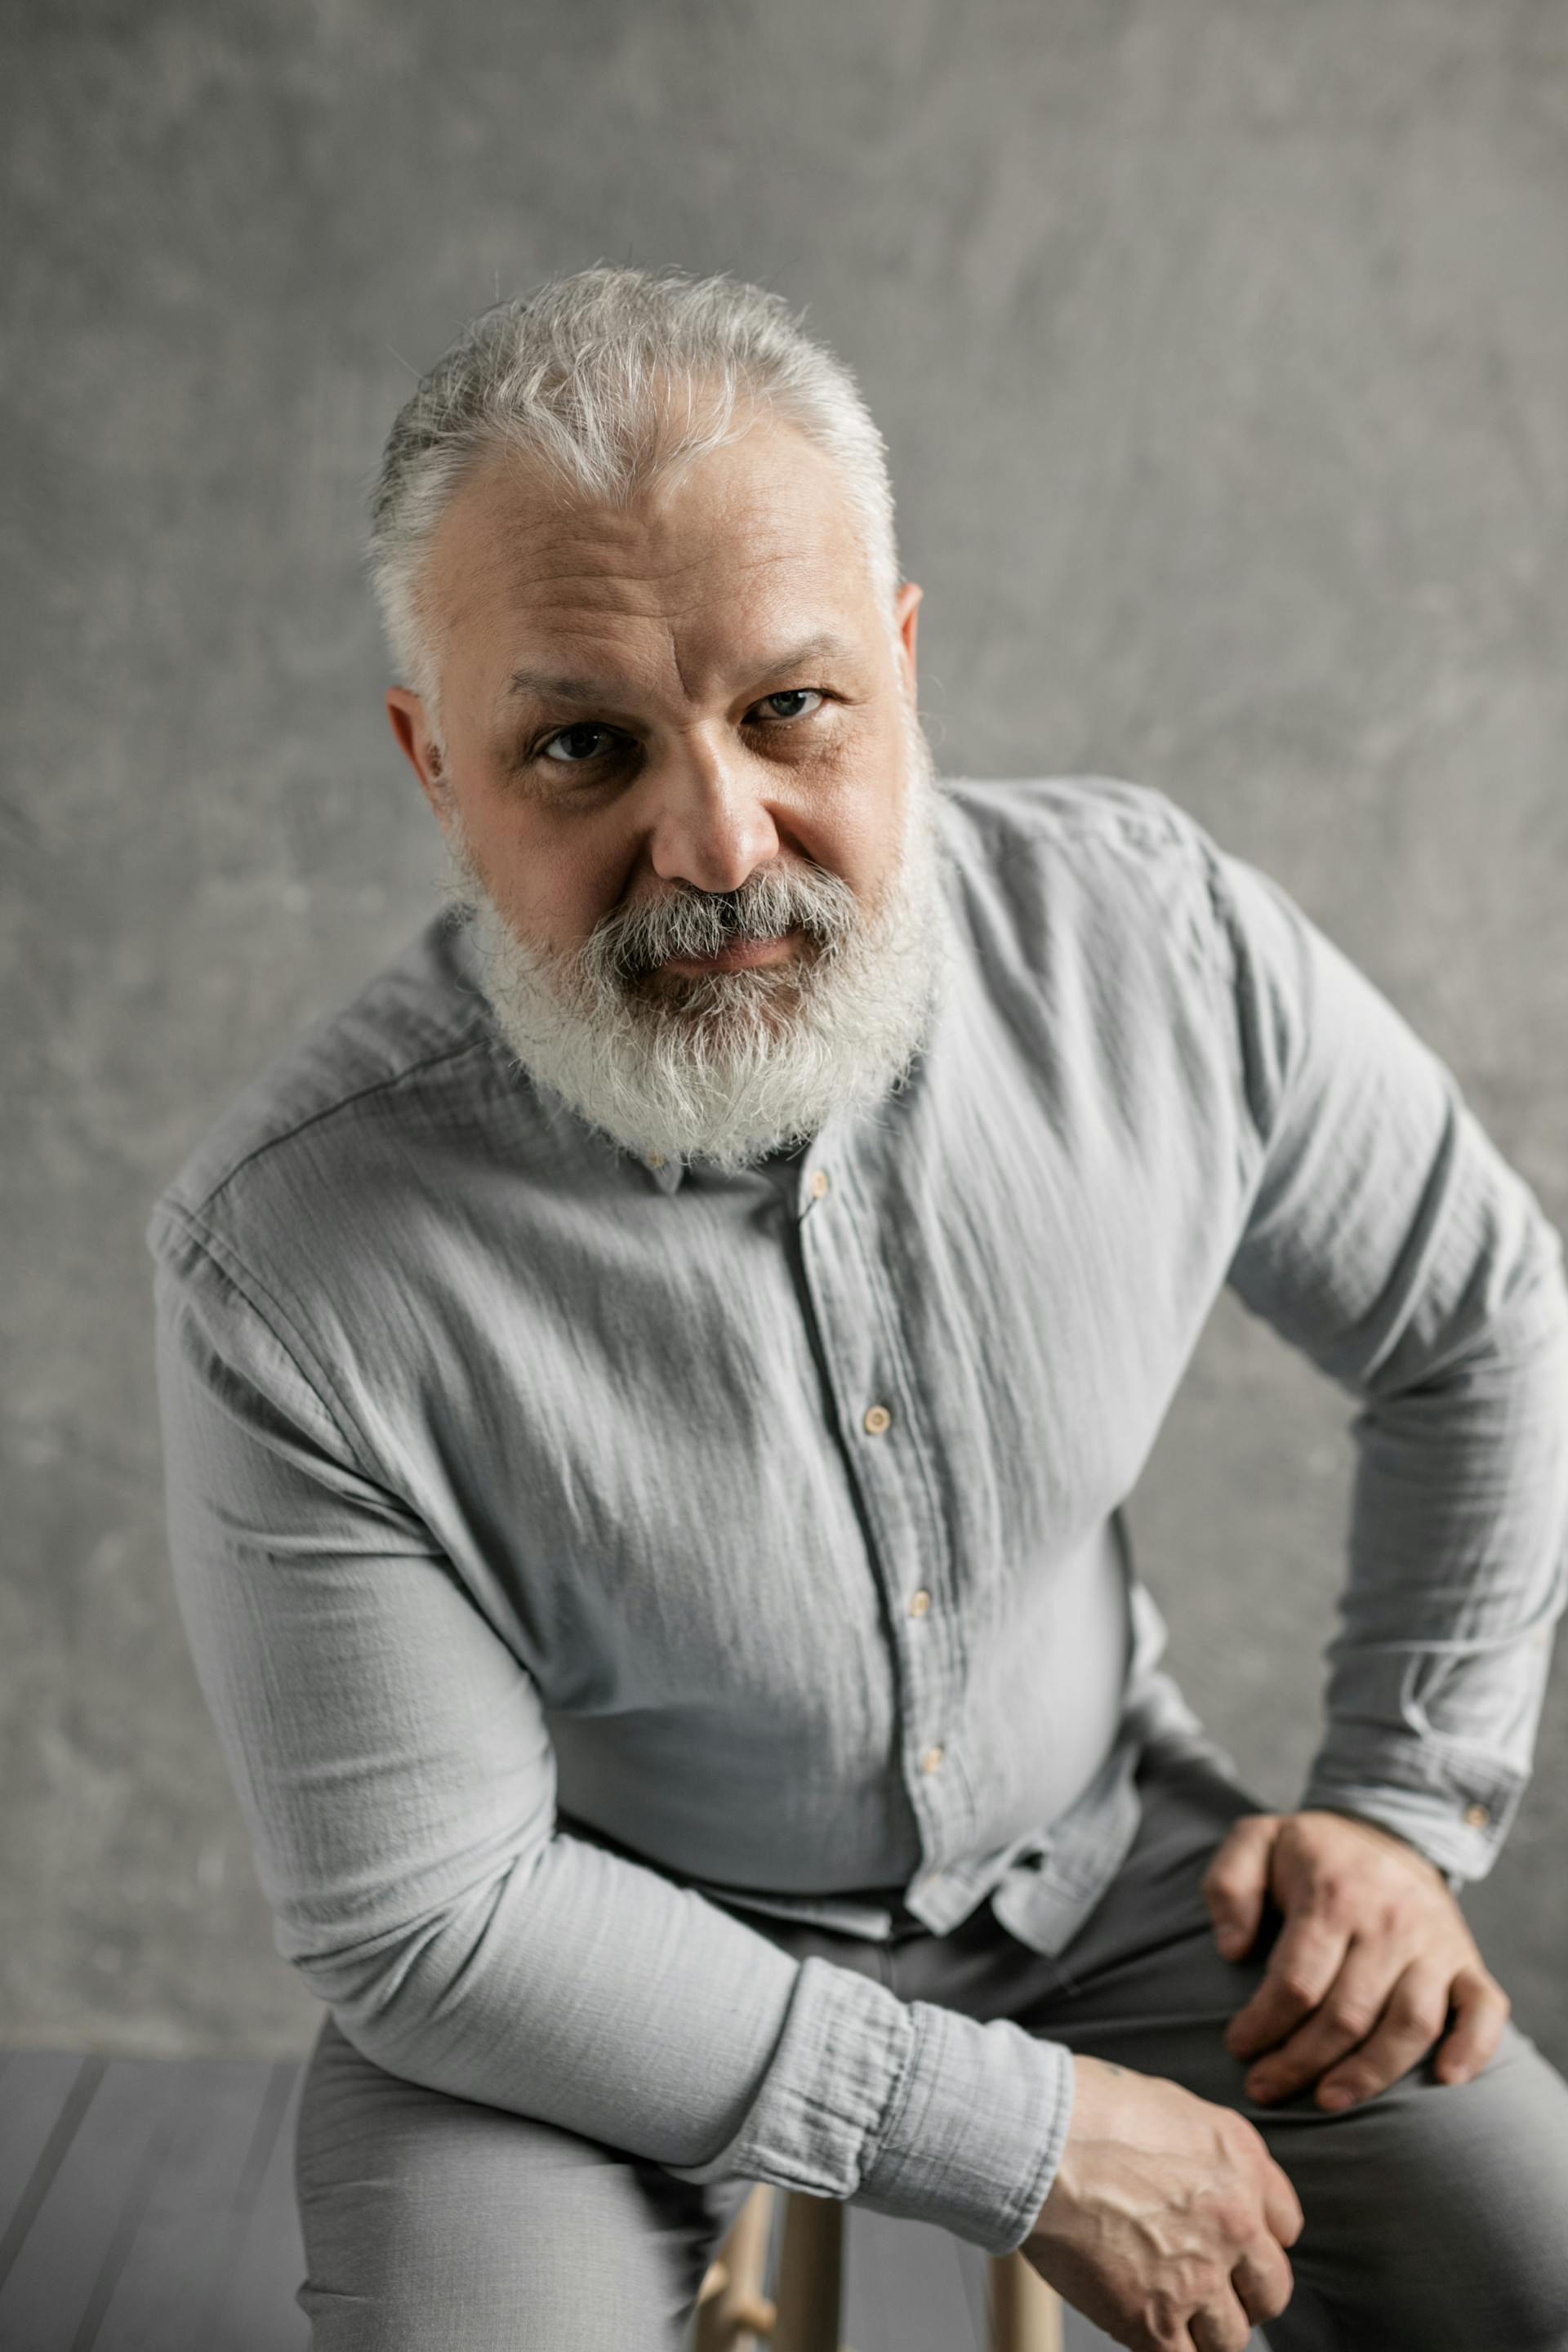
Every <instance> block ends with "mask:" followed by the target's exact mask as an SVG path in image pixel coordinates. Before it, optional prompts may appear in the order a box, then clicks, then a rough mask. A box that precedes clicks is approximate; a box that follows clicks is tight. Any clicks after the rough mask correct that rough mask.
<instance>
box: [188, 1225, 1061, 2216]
mask: <svg viewBox="0 0 1568 2352" xmlns="http://www.w3.org/2000/svg"><path fill="white" fill-rule="evenodd" d="M148 1238H149V1244H150V1245H151V1246H152V1247H153V1252H154V1255H155V1257H156V1259H157V1265H156V1272H155V1276H154V1298H155V1308H156V1367H157V1384H158V1395H159V1405H160V1412H161V1416H162V1422H163V1453H164V1476H165V1491H166V1499H167V1511H168V1528H169V1540H170V1548H171V1556H172V1562H173V1570H174V1586H175V1593H176V1598H177V1602H178V1606H179V1611H180V1614H181V1618H182V1622H183V1624H184V1630H185V1633H186V1637H187V1640H188V1642H189V1644H190V1650H191V1654H192V1659H193V1662H194V1664H195V1671H196V1675H197V1679H198V1683H199V1685H200V1687H201V1690H202V1694H203V1696H204V1698H205V1702H206V1704H207V1706H208V1708H209V1710H210V1712H211V1715H212V1717H213V1721H214V1724H215V1727H216V1731H217V1735H218V1738H219V1741H220V1745H221V1747H222V1749H223V1752H224V1755H225V1759H226V1764H227V1767H228V1770H229V1774H230V1777H231V1780H232V1781H233V1784H234V1788H235V1791H236V1795H237V1799H238V1801H239V1805H240V1808H241V1811H242V1813H243V1815H244V1819H245V1822H246V1826H247V1831H248V1832H249V1837H250V1842H251V1847H252V1853H253V1855H254V1859H255V1864H256V1869H257V1874H258V1880H259V1883H260V1885H261V1889H262V1892H263V1894H264V1895H265V1896H266V1898H267V1900H268V1905H269V1906H270V1909H271V1912H272V1915H273V1920H274V1943H275V1945H276V1948H277V1949H278V1951H279V1954H280V1955H281V1956H282V1957H283V1958H285V1959H287V1960H288V1961H289V1963H290V1964H291V1965H292V1966H293V1967H294V1968H295V1969H297V1970H298V1972H299V1974H300V1977H301V1978H302V1979H303V1981H304V1982H305V1983H306V1984H307V1985H308V1986H309V1987H310V1990H311V1991H312V1992H313V1993H315V1994H316V1996H317V1997H318V1998H319V1999H320V2000H322V2001H323V2002H324V2003H325V2004H326V2005H327V2006H328V2007H329V2008H330V2009H331V2012H332V2015H333V2017H334V2018H335V2020H336V2021H337V2023H338V2025H339V2026H340V2028H341V2029H342V2032H343V2033H344V2034H345V2036H346V2037H347V2038H348V2040H349V2041H351V2042H353V2044H354V2046H355V2048H356V2049H358V2050H359V2051H360V2052H361V2053H363V2055H365V2056H366V2057H368V2058H370V2059H371V2060H372V2061H374V2063H377V2064H379V2065H382V2066H384V2067H385V2068H386V2069H387V2070H388V2071H389V2072H391V2073H393V2074H398V2075H401V2076H403V2077H405V2078H406V2079H407V2080H409V2081H412V2082H416V2083H420V2084H426V2085H427V2086H429V2087H431V2088H434V2089H437V2090H441V2091H445V2092H447V2093H449V2094H451V2095H455V2096H458V2097H461V2098H466V2099H474V2100H479V2101H481V2102H484V2103H486V2104H488V2105H492V2106H497V2107H501V2108H507V2109H510V2110H512V2111H514V2112H516V2113H518V2114H521V2115H526V2116H532V2117H535V2118H538V2119H540V2120H542V2121H545V2122H548V2123H552V2124H556V2125H558V2126H562V2127H563V2128H564V2129H566V2130H568V2131H571V2132H574V2133H577V2134H580V2135H584V2136H586V2137H591V2138H594V2139H597V2140H600V2141H603V2142H605V2143H607V2144H609V2145H610V2146H612V2147H619V2148H623V2149H626V2151H628V2152H630V2153H632V2154H635V2155H637V2156H640V2157H645V2158H652V2159H653V2160H654V2161H656V2162H658V2163H659V2164H661V2165H663V2166H665V2167H666V2168H668V2170H670V2171H671V2172H673V2173H674V2174H675V2175H676V2176H677V2177H678V2178H679V2179H686V2180H691V2181H697V2182H704V2181H708V2180H712V2179H723V2178H727V2177H730V2176H739V2177H742V2178H744V2179H754V2180H762V2181H768V2182H772V2183H773V2184H775V2185H777V2186H780V2187H784V2188H789V2189H805V2190H806V2191H808V2192H810V2193H811V2194H813V2195H816V2196H823V2197H832V2198H838V2199H844V2200H850V2199H853V2200H856V2201H858V2202H859V2203H861V2204H865V2205H868V2206H870V2207H872V2208H873V2209H874V2210H878V2211H880V2212H885V2213H889V2214H894V2215H899V2216H904V2217H909V2218H913V2219H918V2220H924V2221H932V2222H935V2223H938V2224H940V2225H941V2226H942V2228H944V2229H947V2230H950V2231H952V2232H954V2233H955V2234H956V2235H958V2236H960V2237H963V2238H965V2239H968V2240H969V2241H970V2242H973V2243H974V2244H976V2245H979V2246H981V2247H983V2248H984V2250H985V2251H986V2252H992V2253H1002V2252H1008V2251H1010V2250H1011V2249H1012V2248H1014V2247H1015V2246H1016V2245H1018V2244H1019V2243H1020V2242H1022V2240H1023V2239H1024V2238H1025V2237H1026V2235H1027V2234H1028V2232H1029V2231H1030V2230H1031V2229H1032V2228H1033V2226H1034V2222H1035V2220H1036V2217H1037V2213H1038V2211H1039V2208H1040V2205H1041V2203H1042V2201H1043V2200H1044V2198H1045V2196H1046V2193H1047V2189H1049V2187H1050V2184H1051V2181H1052V2179H1053V2178H1054V2177H1055V2172H1056V2168H1057V2165H1058V2160H1059V2158H1060V2154H1061V2150H1062V2147H1063V2145H1064V2143H1065V2140H1066V2137H1067V2132H1068V2123H1069V2121H1070V2116H1071V2107H1072V2096H1073V2074H1072V2066H1071V2057H1070V2053H1069V2052H1068V2049H1067V2048H1066V2046H1065V2045H1064V2044H1061V2043H1058V2042H1047V2041H1042V2040H1038V2039H1036V2038H1034V2037H1032V2036H1031V2035H1029V2034H1028V2033H1026V2032H1024V2031H1023V2029H1022V2028H1020V2027H1018V2026H1016V2025H1015V2024H1013V2023H1012V2022H1010V2021H992V2022H989V2023H985V2024H982V2023H980V2022H978V2021H974V2020H973V2019H969V2018H966V2017H963V2016H962V2015H959V2014H957V2013H956V2012H953V2011H948V2010H946V2009H944V2008H942V2007H939V2006H936V2005H932V2004H929V2003H926V2002H921V2001H912V2002H904V2001H900V2000H897V1999H896V1998H895V1997H894V1995H893V1994H892V1993H891V1992H889V1990H886V1989H885V1988H884V1987H882V1986H881V1985H879V1984H877V1983H874V1982H872V1981H871V1980H870V1979H868V1978H867V1977H863V1976H861V1975H859V1974H858V1973H857V1972H856V1971H855V1970H853V1969H847V1968H840V1967H837V1966H835V1965H832V1964H830V1963H829V1962H827V1961H826V1960H823V1959H821V1958H816V1957H815V1956H812V1957H809V1958H805V1960H796V1959H795V1958H791V1957H790V1956H789V1955H788V1954H786V1953H785V1952H784V1950H783V1949H781V1948H780V1947H779V1946H778V1945H777V1944H775V1943H773V1941H771V1940H770V1939H769V1938H768V1937H766V1936H764V1935H763V1934H762V1933H761V1932H759V1931H758V1930H757V1929H755V1928H752V1927H748V1926H746V1925H744V1924H743V1923H742V1922H741V1921H739V1920H737V1919H736V1918H735V1917H734V1916H732V1915H731V1913H729V1912H727V1911H726V1910H724V1909H723V1908H722V1907H721V1906H719V1905H717V1904H714V1903H711V1902H710V1901H709V1900H708V1899H707V1898H706V1897H705V1896H703V1895H699V1894H698V1893H696V1892H695V1891H694V1890H691V1889H689V1888H683V1887H680V1886H678V1885H676V1884H675V1883H674V1882H673V1881H671V1880H669V1879H668V1878H667V1877H665V1876H664V1875H663V1874H661V1873H660V1872H658V1871H657V1870H655V1869H652V1868H650V1867H645V1866H644V1865H643V1864H640V1863H638V1862H637V1861H634V1860H631V1859H628V1858H626V1857H624V1856H622V1855H618V1854H613V1853H608V1852H606V1851H605V1849H604V1848H602V1847H600V1846H597V1845H595V1844H594V1843H591V1842H589V1841H587V1840H585V1839H580V1838H574V1837H573V1836H570V1835H567V1834H563V1833H561V1832H559V1831H558V1829H557V1826H556V1821H555V1804H554V1795H555V1774H554V1764H553V1759H552V1750H551V1747H550V1743H549V1738H548V1732H547V1728H546V1725H545V1721H544V1717H543V1712H542V1706H541V1703H540V1698H539V1696H538V1693H537V1690H536V1688H535V1685H534V1684H533V1681H532V1679H531V1676H530V1675H529V1674H528V1672H527V1671H526V1670H525V1668H524V1666H523V1665H522V1664H521V1662H520V1660H519V1659H518V1658H517V1656H516V1655H515V1654H513V1652H512V1651H511V1649H510V1647H509V1646H508V1645H507V1644H506V1643H505V1642H504V1641H503V1640H502V1639H501V1637H500V1635H499V1634H498V1633H496V1631H495V1630H494V1629H493V1627H492V1626H491V1624H490V1623H489V1620H488V1619H487V1618H486V1616H485V1615H484V1614H483V1612H482V1611H481V1610H480V1609H479V1606H478V1604H477V1603H476V1602H475V1601H474V1600H473V1598H472V1596H471V1594H470V1593H469V1592H468V1591H467V1589H466V1588H465V1587H464V1586H463V1585H462V1583H461V1582H460V1580H458V1577H457V1576H456V1574H455V1573H454V1571H453V1569H452V1567H451V1564H450V1562H449V1560H448V1559H447V1558H445V1557H444V1556H443V1554H442V1552H441V1550H440V1549H439V1548H438V1547H437V1545H436V1544H435V1543H434V1542H433V1541H432V1539H431V1538H430V1536H429V1534H428V1532H427V1530H426V1528H425V1527H424V1526H423V1525H422V1524H421V1523H420V1522H419V1521H418V1520H417V1519H416V1517H414V1516H412V1515H411V1513H410V1512H409V1510H408V1509H407V1507H405V1505H404V1503H403V1502H402V1501H400V1500H399V1499H398V1498H397V1496H395V1493H394V1492H393V1491H392V1490H391V1489H390V1487H389V1486H388V1484H387V1483H386V1482H385V1481H384V1480H383V1479H378V1478H377V1477H376V1476H375V1475H373V1469H372V1466H371V1465H368V1463H367V1461H366V1459H365V1457H364V1455H363V1447H362V1445H361V1444H358V1443H357V1442H356V1440H355V1439H354V1438H353V1437H351V1435H350V1434H349V1433H348V1429H347V1424H346V1422H345V1420H344V1418H343V1416H342V1414H341V1413H338V1414H336V1415H335V1414H334V1411H333V1410H332V1409H331V1408H330V1406H329V1404H328V1403H327V1402H324V1399H326V1398H327V1397H329V1396H330V1395H331V1383H330V1382H329V1381H326V1380H324V1379H323V1378H322V1377H321V1371H320V1368H319V1367H316V1366H313V1365H311V1364H310V1361H309V1360H308V1358H307V1356H306V1354H305V1351H304V1349H303V1345H302V1342H301V1340H300V1335H299V1334H298V1333H297V1332H296V1331H295V1330H294V1329H293V1327H292V1325H291V1323H290V1322H289V1321H286V1320H285V1319H284V1318H283V1317H282V1316H281V1314H280V1313H279V1311H278V1310H277V1309H276V1308H275V1307H273V1304H272V1302H271V1301H270V1300H269V1298H268V1295H267V1293H266V1291H265V1290H264V1289H262V1288H261V1287H260V1286H259V1284H258V1282H257V1280H256V1279H255V1278H254V1277H253V1276H251V1275H250V1273H249V1271H248V1270H247V1268H245V1267H244V1266H242V1265H239V1264H238V1263H237V1260H236V1259H235V1258H234V1257H233V1255H232V1254H231V1253H230V1252H229V1251H228V1249H227V1247H226V1244H223V1243H222V1242H221V1239H220V1237H218V1236H216V1235H214V1234H211V1233H205V1232H204V1233H201V1234H197V1233H196V1232H194V1231H193V1230H192V1229H191V1228H190V1227H189V1226H188V1225H187V1224H186V1223H185V1222H184V1218H183V1217H176V1216H175V1215H174V1213H169V1212H166V1211H165V1212H162V1213H155V1215H154V1219H153V1224H152V1225H151V1226H150V1227H149V1233H148Z"/></svg>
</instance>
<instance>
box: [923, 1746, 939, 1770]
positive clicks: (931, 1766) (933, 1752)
mask: <svg viewBox="0 0 1568 2352" xmlns="http://www.w3.org/2000/svg"><path fill="white" fill-rule="evenodd" d="M941 1762H942V1750H941V1748H927V1749H926V1752H925V1754H924V1755H923V1756H922V1757H921V1771H922V1772H934V1771H935V1770H936V1769H937V1767H938V1766H939V1765H940V1764H941Z"/></svg>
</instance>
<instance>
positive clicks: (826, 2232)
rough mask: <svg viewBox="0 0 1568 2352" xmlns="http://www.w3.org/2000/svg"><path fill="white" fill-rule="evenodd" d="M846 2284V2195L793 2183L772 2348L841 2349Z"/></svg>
mask: <svg viewBox="0 0 1568 2352" xmlns="http://www.w3.org/2000/svg"><path fill="white" fill-rule="evenodd" d="M843 2285H844V2205H843V2201H842V2200H841V2199H839V2198H837V2197H812V2196H808V2195H807V2193H806V2191H805V2189H791V2190H790V2191H789V2198H788V2202H787V2203H786V2204H785V2206H784V2243H783V2245H782V2246H781V2247H780V2249H779V2272H778V2294H777V2296H776V2298H775V2299H776V2302H777V2305H778V2317H777V2319H776V2321H775V2322H774V2326H773V2352H839V2345H838V2314H839V2307H840V2304H841V2302H842V2297H843Z"/></svg>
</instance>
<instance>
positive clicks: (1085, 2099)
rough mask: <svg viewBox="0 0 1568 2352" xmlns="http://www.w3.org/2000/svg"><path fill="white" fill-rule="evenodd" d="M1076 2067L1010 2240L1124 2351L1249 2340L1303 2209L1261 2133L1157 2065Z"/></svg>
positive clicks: (1283, 2269) (1230, 2349) (1239, 2345)
mask: <svg viewBox="0 0 1568 2352" xmlns="http://www.w3.org/2000/svg"><path fill="white" fill-rule="evenodd" d="M1073 2067H1074V2072H1075V2075H1076V2089H1075V2094H1074V2099H1073V2115H1072V2122H1071V2125H1070V2126H1069V2128H1068V2138H1067V2146H1066V2147H1065V2148H1064V2149H1063V2151H1062V2158H1061V2161H1060V2163H1059V2164H1058V2168H1057V2174H1056V2178H1055V2179H1054V2180H1053V2181H1052V2183H1051V2189H1050V2194H1049V2195H1048V2196H1047V2199H1046V2201H1045V2203H1044V2204H1043V2205H1042V2206H1041V2208H1040V2211H1039V2218H1038V2220H1037V2221H1036V2223H1035V2226H1034V2228H1033V2230H1032V2231H1030V2233H1029V2235H1028V2236H1027V2237H1026V2239H1025V2241H1024V2242H1023V2244H1022V2246H1021V2247H1020V2248H1019V2250H1018V2251H1019V2252H1020V2253H1022V2254H1024V2255H1025V2256H1026V2258H1027V2259H1028V2261H1029V2262H1030V2263H1033V2265H1034V2267H1035V2268H1036V2270H1037V2271H1038V2272H1039V2273H1040V2276H1041V2277H1042V2278H1043V2279H1047V2280H1048V2281H1049V2283H1050V2284H1051V2285H1052V2286H1054V2287H1055V2288H1056V2290H1057V2292H1058V2294H1060V2295H1061V2296H1062V2297H1063V2298H1064V2300H1065V2301H1067V2302H1068V2303H1069V2304H1071V2305H1072V2306H1073V2308H1074V2310H1075V2311H1081V2312H1082V2313H1083V2315H1084V2316H1085V2318H1086V2319H1092V2320H1093V2322H1094V2324H1095V2326H1097V2327H1100V2328H1103V2329H1104V2331H1105V2333H1106V2334H1107V2335H1108V2336H1111V2337H1112V2338H1113V2339H1114V2341H1115V2342H1116V2343H1118V2344H1125V2345H1127V2346H1129V2347H1131V2352H1190V2347H1196V2352H1245V2347H1246V2346H1247V2340H1248V2338H1249V2336H1251V2333H1252V2327H1253V2323H1254V2321H1256V2320H1269V2319H1275V2318H1277V2317H1278V2316H1279V2313H1280V2312H1282V2311H1283V2310H1284V2308H1285V2306H1286V2305H1287V2304H1288V2303H1289V2300H1290V2293H1291V2289H1292V2287H1293V2285H1294V2284H1295V2281H1294V2278H1293V2275H1292V2273H1291V2269H1290V2265H1289V2263H1288V2262H1287V2260H1286V2259H1285V2253H1284V2249H1285V2247H1287V2246H1293V2245H1294V2244H1295V2242H1296V2240H1297V2239H1298V2238H1299V2237H1300V2233H1301V2226H1302V2221H1303V2215H1302V2212H1301V2207H1300V2200H1299V2199H1298V2197H1297V2195H1296V2192H1295V2190H1294V2189H1292V2188H1291V2186H1290V2183H1289V2179H1288V2178H1287V2176H1286V2175H1285V2174H1284V2173H1283V2172H1282V2171H1281V2170H1280V2168H1279V2166H1278V2165H1277V2164H1276V2163H1275V2161H1274V2158H1272V2157H1271V2156H1270V2155H1269V2153H1268V2147H1267V2146H1266V2144H1265V2142H1264V2139H1263V2136H1262V2134H1261V2133H1260V2132H1258V2130H1256V2129H1255V2128H1254V2126H1252V2125H1251V2124H1249V2123H1248V2122H1247V2118H1246V2116H1239V2115H1237V2114H1236V2113H1235V2112H1234V2111H1233V2110H1232V2109H1231V2108H1229V2107H1221V2106H1215V2105H1213V2103H1212V2102H1211V2101H1209V2100H1207V2099H1199V2098H1195V2097H1194V2095H1193V2094H1192V2092H1190V2091H1184V2090H1183V2089H1182V2088H1181V2086H1180V2084H1176V2083H1168V2082H1166V2081H1165V2080H1164V2079H1163V2076H1161V2075H1158V2074H1138V2073H1136V2072H1135V2071H1134V2070H1133V2068H1131V2066H1113V2065H1111V2064H1110V2063H1109V2062H1107V2061H1106V2060H1104V2059H1100V2058H1088V2057H1079V2056H1076V2055H1075V2057H1074V2060H1073Z"/></svg>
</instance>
